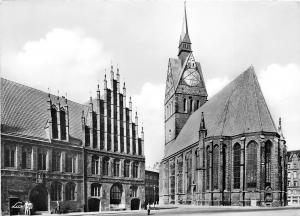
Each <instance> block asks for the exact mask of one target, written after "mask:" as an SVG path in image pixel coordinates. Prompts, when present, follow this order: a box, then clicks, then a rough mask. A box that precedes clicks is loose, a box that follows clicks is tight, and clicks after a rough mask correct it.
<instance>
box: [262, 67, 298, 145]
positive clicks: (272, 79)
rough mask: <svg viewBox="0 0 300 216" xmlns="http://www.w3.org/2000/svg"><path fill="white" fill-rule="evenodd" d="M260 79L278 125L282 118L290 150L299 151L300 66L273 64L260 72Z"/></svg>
mask: <svg viewBox="0 0 300 216" xmlns="http://www.w3.org/2000/svg"><path fill="white" fill-rule="evenodd" d="M258 79H259V83H260V85H261V89H262V91H263V94H264V96H265V99H266V101H267V104H268V105H269V109H270V111H271V113H272V115H273V118H274V120H275V124H276V125H278V118H279V117H282V124H283V132H284V135H285V137H286V141H287V146H288V149H289V150H292V149H299V146H298V140H299V131H300V115H299V110H300V102H299V99H300V85H299V83H300V66H299V65H296V64H287V65H278V64H272V65H269V66H267V67H266V68H265V69H263V70H261V71H259V72H258Z"/></svg>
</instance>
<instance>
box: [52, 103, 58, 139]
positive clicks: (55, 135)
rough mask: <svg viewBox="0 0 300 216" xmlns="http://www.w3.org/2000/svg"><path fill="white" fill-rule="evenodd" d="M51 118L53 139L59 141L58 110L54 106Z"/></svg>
mask: <svg viewBox="0 0 300 216" xmlns="http://www.w3.org/2000/svg"><path fill="white" fill-rule="evenodd" d="M51 118H52V138H53V139H57V138H58V129H57V110H56V108H55V107H54V106H53V107H52V108H51Z"/></svg>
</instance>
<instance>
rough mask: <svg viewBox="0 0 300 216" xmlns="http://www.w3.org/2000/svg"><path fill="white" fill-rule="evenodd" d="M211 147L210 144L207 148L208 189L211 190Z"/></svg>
mask: <svg viewBox="0 0 300 216" xmlns="http://www.w3.org/2000/svg"><path fill="white" fill-rule="evenodd" d="M210 157H211V155H210V148H209V146H208V147H207V149H206V190H209V189H210V188H209V185H210V181H211V178H210V168H211V167H210Z"/></svg>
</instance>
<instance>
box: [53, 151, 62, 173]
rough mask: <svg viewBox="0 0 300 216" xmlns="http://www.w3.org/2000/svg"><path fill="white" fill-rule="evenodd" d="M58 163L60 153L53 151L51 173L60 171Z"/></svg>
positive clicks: (59, 161)
mask: <svg viewBox="0 0 300 216" xmlns="http://www.w3.org/2000/svg"><path fill="white" fill-rule="evenodd" d="M60 163H61V153H60V152H58V151H53V152H52V171H61V170H60Z"/></svg>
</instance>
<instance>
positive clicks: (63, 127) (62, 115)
mask: <svg viewBox="0 0 300 216" xmlns="http://www.w3.org/2000/svg"><path fill="white" fill-rule="evenodd" d="M59 115H60V134H61V139H62V140H66V138H67V132H66V131H67V130H66V112H65V110H64V108H61V109H60V112H59Z"/></svg>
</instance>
